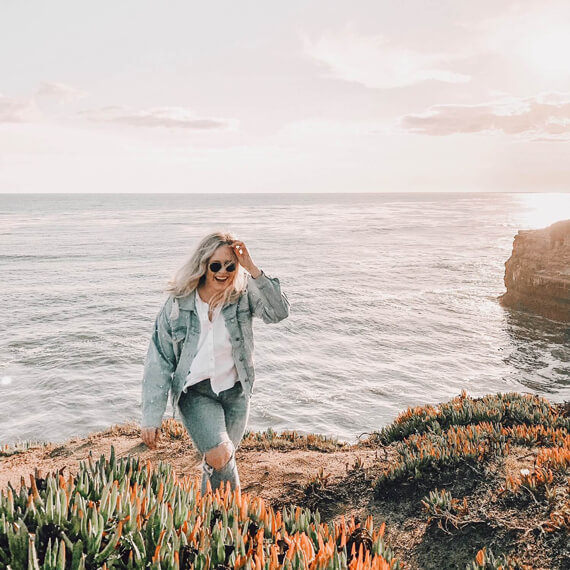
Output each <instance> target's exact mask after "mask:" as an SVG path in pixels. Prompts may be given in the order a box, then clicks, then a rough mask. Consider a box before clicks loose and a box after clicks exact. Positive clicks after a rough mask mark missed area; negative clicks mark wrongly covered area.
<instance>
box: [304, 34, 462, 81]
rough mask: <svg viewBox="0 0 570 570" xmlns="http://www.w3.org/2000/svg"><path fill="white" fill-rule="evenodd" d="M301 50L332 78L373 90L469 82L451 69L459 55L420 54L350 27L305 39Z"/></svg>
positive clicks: (460, 57) (383, 38) (460, 56)
mask: <svg viewBox="0 0 570 570" xmlns="http://www.w3.org/2000/svg"><path fill="white" fill-rule="evenodd" d="M304 50H305V53H306V54H307V55H308V56H309V57H311V58H313V59H314V60H316V61H318V62H319V63H321V64H323V65H325V66H326V67H327V68H328V69H329V70H330V76H331V77H333V78H336V79H342V80H345V81H353V82H355V83H360V84H362V85H364V86H366V87H370V88H375V89H382V88H392V87H404V86H406V85H413V84H416V83H420V82H422V81H428V80H434V81H443V82H446V83H465V82H467V81H470V79H471V78H470V76H469V75H465V74H463V73H458V72H455V71H453V70H451V69H450V66H451V65H452V64H453V63H454V62H455V61H457V60H459V59H462V58H463V57H464V56H462V55H459V54H454V55H452V54H443V53H425V52H420V51H416V50H412V49H408V48H405V47H402V46H398V45H396V44H395V43H393V42H391V41H389V40H388V39H386V38H385V37H383V36H379V35H376V36H364V35H361V34H358V33H356V32H355V31H353V30H352V29H350V28H347V29H346V30H345V31H344V32H342V33H335V34H333V33H325V34H323V35H322V36H321V37H320V38H319V39H318V40H316V41H312V40H310V39H309V38H304Z"/></svg>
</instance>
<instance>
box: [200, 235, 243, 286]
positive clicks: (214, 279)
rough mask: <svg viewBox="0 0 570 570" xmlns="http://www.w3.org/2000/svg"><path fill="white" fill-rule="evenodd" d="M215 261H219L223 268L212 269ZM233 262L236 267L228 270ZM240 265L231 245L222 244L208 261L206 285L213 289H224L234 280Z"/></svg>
mask: <svg viewBox="0 0 570 570" xmlns="http://www.w3.org/2000/svg"><path fill="white" fill-rule="evenodd" d="M213 263H218V264H219V265H220V266H221V269H220V270H219V271H217V272H214V271H212V270H211V269H210V266H211V265H212V264H213ZM232 264H233V266H234V267H235V269H234V270H233V271H228V266H231V265H232ZM238 266H239V263H238V260H237V259H236V256H235V255H234V252H233V250H232V248H231V247H230V246H229V245H221V246H220V247H219V248H218V249H216V251H215V252H214V254H213V255H212V257H210V259H209V261H208V268H207V270H206V282H205V286H206V287H207V288H208V289H209V290H211V291H223V290H224V289H225V288H226V287H228V286H229V285H231V283H232V282H233V280H234V278H235V276H236V274H237V270H238Z"/></svg>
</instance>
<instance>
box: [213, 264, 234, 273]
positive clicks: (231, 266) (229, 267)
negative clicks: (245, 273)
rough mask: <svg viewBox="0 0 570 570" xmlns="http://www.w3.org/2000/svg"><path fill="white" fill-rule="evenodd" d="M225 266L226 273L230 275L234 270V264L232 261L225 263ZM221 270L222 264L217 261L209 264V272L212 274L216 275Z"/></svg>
mask: <svg viewBox="0 0 570 570" xmlns="http://www.w3.org/2000/svg"><path fill="white" fill-rule="evenodd" d="M225 266H226V271H229V272H230V273H231V272H232V271H235V269H236V264H235V263H234V262H233V261H226V263H225ZM221 268H222V264H221V263H220V262H219V261H213V262H212V263H210V271H211V272H212V273H217V272H218V271H219V270H220V269H221Z"/></svg>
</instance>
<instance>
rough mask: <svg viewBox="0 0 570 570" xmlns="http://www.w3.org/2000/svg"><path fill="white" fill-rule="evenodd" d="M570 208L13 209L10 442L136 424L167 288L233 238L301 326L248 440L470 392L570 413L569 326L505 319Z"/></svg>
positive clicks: (257, 404) (240, 199) (260, 337)
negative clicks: (524, 247)
mask: <svg viewBox="0 0 570 570" xmlns="http://www.w3.org/2000/svg"><path fill="white" fill-rule="evenodd" d="M563 217H566V218H568V217H570V196H569V195H561V194H558V195H528V194H526V195H525V194H452V195H450V194H398V195H394V194H392V195H390V194H378V195H363V194H360V195H358V194H354V195H247V196H243V195H242V196H236V195H231V196H229V195H225V196H221V195H217V196H195V195H176V196H174V195H170V196H167V195H90V196H70V195H51V196H50V195H35V196H29V195H28V196H13V195H0V307H1V308H2V310H1V311H0V443H9V442H15V441H18V440H23V439H33V440H53V441H55V440H64V439H66V438H68V437H70V436H74V435H82V434H86V433H88V432H91V431H94V430H98V429H102V428H105V427H108V426H109V425H111V424H114V423H120V422H125V421H127V420H135V421H138V420H139V419H140V382H141V375H142V370H143V360H144V355H145V352H146V348H147V343H148V340H149V336H150V329H151V326H152V322H153V319H154V317H155V315H156V313H157V311H158V309H159V308H160V305H161V304H162V302H163V300H164V298H165V297H164V294H163V289H164V285H165V282H166V280H167V279H168V277H169V276H170V275H171V274H172V273H173V272H174V270H175V269H176V268H177V267H178V266H179V265H180V264H181V263H182V262H183V261H184V259H185V258H186V256H187V254H188V253H189V252H190V251H191V249H192V248H193V246H194V245H195V244H196V243H197V241H198V240H199V239H200V238H201V237H202V236H203V235H204V234H206V233H207V232H209V231H210V230H212V229H216V228H226V229H230V230H232V231H234V232H235V233H236V234H237V235H238V236H239V237H240V238H242V239H243V240H244V241H245V242H246V243H247V244H248V246H249V248H250V250H251V252H252V255H253V257H254V260H255V261H256V263H257V264H258V265H259V266H260V267H261V268H263V269H264V271H265V272H266V273H268V274H270V275H275V276H278V277H279V278H280V280H281V283H282V286H283V290H284V291H286V293H287V295H288V297H289V299H290V301H291V307H292V308H291V315H290V318H289V319H288V320H287V321H284V322H282V323H280V324H277V325H269V326H268V325H264V324H263V323H262V322H259V323H256V329H255V334H256V363H257V381H256V389H255V394H254V397H253V400H252V411H251V417H250V423H249V426H250V428H251V429H266V428H268V427H270V426H271V427H272V428H274V429H276V430H282V429H295V430H298V431H300V432H319V433H323V434H327V435H334V436H338V437H339V438H341V439H346V440H355V439H356V438H357V437H358V436H359V435H360V434H363V433H367V432H370V431H372V430H376V429H379V428H380V427H381V426H382V425H384V424H386V423H387V422H389V421H391V420H393V419H394V418H395V416H396V415H397V414H398V412H400V411H402V410H403V409H405V408H406V407H407V406H411V405H419V404H424V403H435V402H439V401H443V400H447V399H449V398H451V397H453V396H455V395H457V394H459V393H460V392H461V391H462V390H466V391H467V392H468V393H469V394H471V395H473V396H480V395H483V394H486V393H489V392H497V391H511V390H516V391H523V392H534V393H538V394H542V395H545V396H547V397H548V398H550V399H551V400H553V401H563V400H569V399H570V347H569V341H570V328H569V327H568V326H567V325H563V324H557V323H554V322H552V321H548V320H546V319H543V318H540V317H537V316H532V315H529V314H525V313H520V312H511V311H508V310H505V309H503V308H502V307H501V306H500V305H499V304H498V302H497V297H498V296H499V295H501V294H502V293H503V292H504V285H503V276H504V263H505V261H506V260H507V259H508V257H509V256H510V254H511V250H512V243H513V237H514V235H515V234H516V233H517V231H518V230H519V229H528V228H536V227H542V226H544V225H546V224H549V223H551V222H553V221H556V220H557V219H561V218H563Z"/></svg>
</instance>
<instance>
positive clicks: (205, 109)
mask: <svg viewBox="0 0 570 570" xmlns="http://www.w3.org/2000/svg"><path fill="white" fill-rule="evenodd" d="M569 24H570V3H568V2H567V1H566V0H564V1H560V2H559V1H555V0H552V1H551V0H541V1H536V0H532V1H518V2H511V1H509V0H492V1H489V0H478V1H477V2H474V1H473V0H406V1H404V2H402V1H401V0H400V1H398V0H390V1H387V0H371V1H363V0H351V1H350V2H347V1H346V0H343V1H337V0H322V1H321V0H318V1H317V0H302V1H298V0H287V1H286V2H278V1H275V0H232V1H218V0H210V1H208V2H203V1H200V2H197V1H194V0H183V1H181V0H167V1H161V2H159V1H158V0H156V1H155V0H119V1H117V0H112V1H110V0H98V1H97V2H92V1H91V2H88V1H85V0H50V1H49V2H46V1H45V0H0V193H13V192H14V193H19V192H200V193H204V192H224V193H227V192H404V191H405V192H464V191H469V192H478V191H482V192H568V191H570V64H569V63H568V54H569V53H570V34H568V31H567V30H568V28H569Z"/></svg>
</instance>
